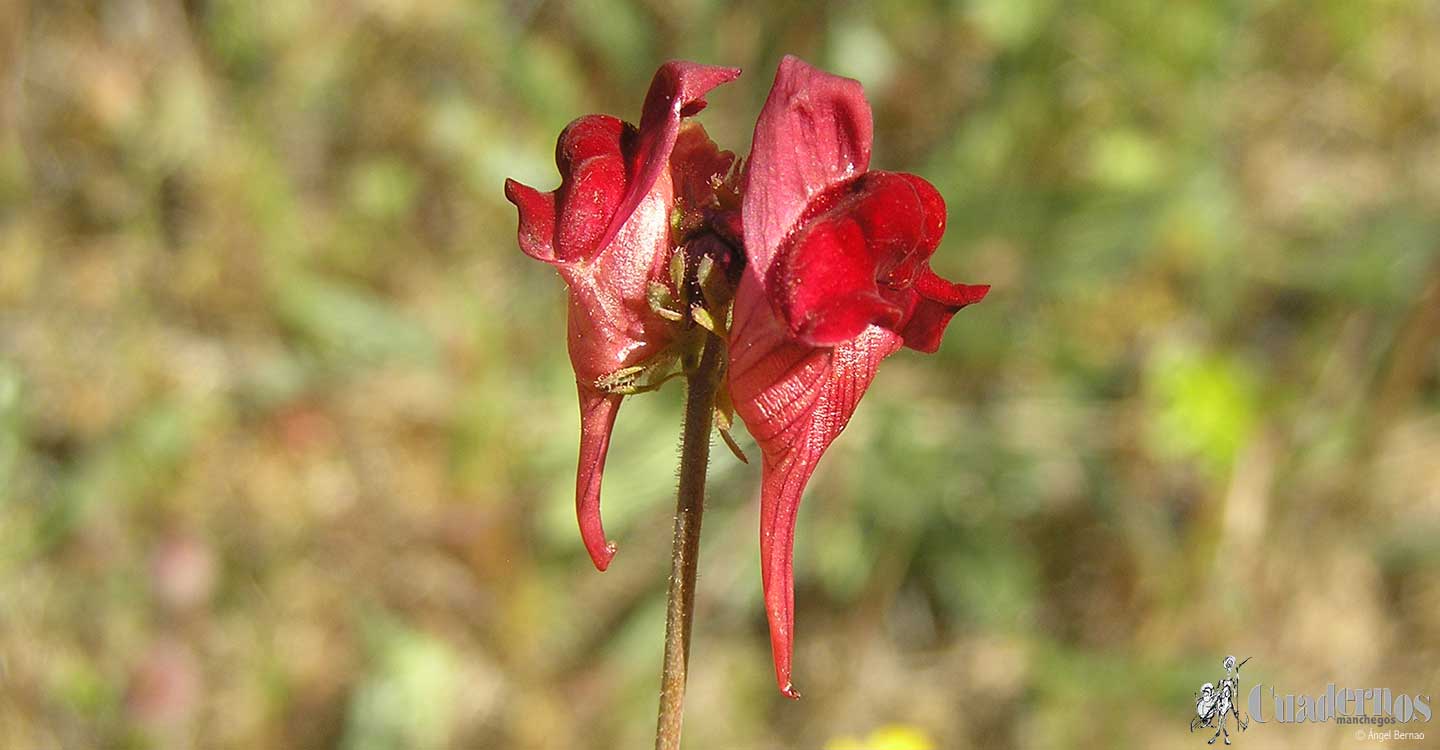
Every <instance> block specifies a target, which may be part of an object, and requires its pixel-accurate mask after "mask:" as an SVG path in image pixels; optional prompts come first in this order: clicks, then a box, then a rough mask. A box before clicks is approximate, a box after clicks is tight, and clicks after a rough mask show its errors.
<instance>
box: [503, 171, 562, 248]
mask: <svg viewBox="0 0 1440 750" xmlns="http://www.w3.org/2000/svg"><path fill="white" fill-rule="evenodd" d="M505 198H506V200H508V201H510V202H511V203H514V204H515V208H516V209H517V210H518V211H519V212H520V231H519V238H520V250H521V252H523V253H525V254H526V255H528V256H530V257H532V258H534V259H535V260H538V261H541V262H543V263H554V262H555V244H554V243H555V194H554V193H542V192H540V191H539V190H536V189H535V188H532V187H530V186H528V185H522V184H520V183H518V182H516V181H514V180H511V179H509V178H506V180H505Z"/></svg>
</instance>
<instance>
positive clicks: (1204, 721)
mask: <svg viewBox="0 0 1440 750" xmlns="http://www.w3.org/2000/svg"><path fill="white" fill-rule="evenodd" d="M1250 659H1251V657H1249V656H1247V657H1245V661H1242V662H1240V663H1239V664H1236V663H1235V657H1233V656H1227V657H1225V663H1224V667H1225V678H1224V679H1222V680H1220V685H1219V687H1216V686H1215V685H1213V684H1211V683H1209V682H1207V683H1205V684H1204V685H1201V686H1200V692H1199V693H1197V694H1196V697H1195V716H1194V717H1193V718H1192V719H1190V731H1191V732H1194V731H1195V728H1196V727H1205V728H1207V729H1208V728H1210V727H1214V728H1215V734H1213V735H1211V737H1210V740H1209V741H1208V742H1206V743H1205V744H1207V745H1213V744H1215V740H1218V739H1220V737H1221V736H1224V738H1225V744H1227V745H1228V744H1230V729H1229V728H1228V726H1227V724H1228V723H1229V719H1230V717H1231V716H1234V717H1235V726H1237V727H1239V728H1240V731H1242V732H1243V731H1245V729H1246V728H1247V727H1248V726H1250V722H1248V721H1246V720H1245V719H1242V718H1240V708H1239V706H1238V705H1237V701H1238V699H1239V696H1240V668H1241V667H1243V666H1245V662H1248V661H1250Z"/></svg>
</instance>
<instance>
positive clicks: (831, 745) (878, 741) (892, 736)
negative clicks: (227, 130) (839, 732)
mask: <svg viewBox="0 0 1440 750" xmlns="http://www.w3.org/2000/svg"><path fill="white" fill-rule="evenodd" d="M825 750H935V743H933V742H931V741H930V737H929V736H928V735H926V734H925V733H924V732H923V731H921V730H919V729H916V728H915V727H907V726H900V725H898V724H896V725H891V726H886V727H881V728H879V729H877V730H875V731H873V732H871V733H870V736H869V737H866V738H865V739H860V740H857V739H855V738H854V737H837V738H835V739H833V740H830V741H829V742H827V743H825Z"/></svg>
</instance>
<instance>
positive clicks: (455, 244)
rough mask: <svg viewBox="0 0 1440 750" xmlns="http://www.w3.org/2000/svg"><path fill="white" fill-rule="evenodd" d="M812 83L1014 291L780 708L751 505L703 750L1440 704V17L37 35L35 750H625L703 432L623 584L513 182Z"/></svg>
mask: <svg viewBox="0 0 1440 750" xmlns="http://www.w3.org/2000/svg"><path fill="white" fill-rule="evenodd" d="M785 53H794V54H798V55H800V56H802V57H805V58H807V59H808V60H810V61H811V62H814V63H816V64H818V65H821V66H824V67H826V68H829V69H831V70H835V71H837V72H840V73H844V74H847V75H851V76H855V77H858V78H859V79H860V80H862V81H863V82H864V84H865V85H866V88H867V91H868V92H869V96H870V98H871V101H872V104H873V105H874V108H875V112H876V117H877V122H876V156H875V159H874V162H875V164H876V165H877V166H879V167H881V168H886V169H896V170H907V171H913V172H916V173H919V174H921V175H924V176H926V177H927V178H929V179H930V180H932V181H933V182H934V183H935V184H936V185H937V186H938V187H939V188H940V190H941V192H942V193H943V194H944V195H945V196H946V197H947V200H948V202H949V205H950V212H951V214H950V216H951V218H950V228H949V230H948V233H947V236H946V240H945V242H944V244H943V245H942V247H941V249H940V251H939V253H938V254H937V255H936V259H935V265H936V267H937V270H938V271H940V272H941V273H942V275H945V276H948V277H951V278H955V279H959V280H962V281H966V282H972V283H990V284H993V285H994V291H992V292H991V294H990V296H989V298H988V299H987V300H986V301H985V302H984V304H982V305H979V306H977V307H974V308H971V309H967V310H966V311H965V312H963V313H962V314H961V315H960V316H959V317H958V318H957V320H956V321H955V323H954V325H953V326H952V328H951V331H950V334H949V335H948V336H947V338H946V341H945V344H944V347H943V348H942V350H941V351H940V352H939V354H938V355H936V356H932V357H926V356H921V355H918V354H914V353H902V354H900V355H897V356H896V357H894V358H892V359H891V360H890V361H889V362H887V364H886V366H885V367H884V368H883V369H882V371H881V374H880V376H879V379H878V381H877V383H876V385H875V387H874V388H873V390H872V391H871V394H870V395H869V396H867V398H866V400H865V403H864V404H863V405H862V407H861V408H860V410H859V413H858V416H857V417H856V419H855V421H854V422H853V423H852V425H851V427H850V428H849V430H848V431H847V432H846V434H845V436H844V437H843V438H841V439H840V440H839V441H838V443H837V444H836V445H835V447H834V448H833V449H832V450H831V451H830V453H829V455H828V458H827V459H826V461H825V462H824V463H823V464H822V466H821V468H820V472H819V474H818V475H817V477H816V479H815V481H814V482H813V484H812V487H811V491H810V493H809V497H808V500H807V502H806V505H805V507H804V508H803V509H802V512H801V518H800V526H799V537H798V538H799V543H798V557H797V577H798V581H797V595H796V598H797V611H798V615H797V620H798V651H797V659H796V679H797V684H798V685H799V687H800V688H801V690H802V691H803V692H804V694H805V698H804V700H802V701H800V702H799V703H791V702H789V701H786V700H784V699H783V698H781V697H780V696H779V695H778V693H777V691H776V690H775V687H774V685H773V683H772V673H771V665H770V658H769V653H768V648H769V646H768V639H767V638H766V636H765V624H764V618H763V614H762V611H761V608H760V604H759V602H760V581H759V575H758V562H757V551H756V550H757V540H756V526H757V520H756V510H755V493H756V486H757V484H758V470H757V469H756V468H755V467H747V466H742V465H739V464H737V463H736V462H734V461H733V460H730V458H729V457H728V456H726V455H724V452H723V451H721V452H720V454H718V455H717V459H716V465H715V467H714V469H713V473H712V476H713V479H712V484H711V492H710V495H711V501H710V504H709V505H710V513H709V514H708V517H707V520H706V523H705V543H704V553H703V556H702V560H701V578H700V594H699V613H700V615H699V616H700V621H699V623H698V625H697V634H696V644H695V651H694V653H693V660H692V677H691V680H692V682H691V697H690V702H689V706H688V708H689V711H688V717H687V718H688V721H687V732H686V738H687V745H688V746H689V747H694V748H791V747H794V748H822V747H828V748H846V750H854V749H855V748H871V750H879V749H880V748H927V747H936V748H967V747H987V748H990V747H998V748H1005V747H1093V748H1108V747H1124V746H1130V747H1155V748H1161V747H1189V746H1192V745H1195V744H1196V743H1198V742H1200V741H1201V740H1202V739H1203V738H1201V737H1199V736H1198V735H1191V734H1189V733H1188V732H1187V731H1186V729H1185V727H1186V722H1187V721H1188V718H1189V714H1190V711H1191V709H1192V706H1193V703H1192V701H1193V694H1194V692H1195V691H1196V690H1197V689H1198V686H1199V685H1200V683H1202V682H1206V681H1215V680H1216V679H1217V678H1218V677H1219V676H1221V672H1222V670H1221V669H1220V660H1221V658H1222V657H1223V656H1224V655H1225V654H1228V653H1234V654H1237V655H1239V656H1240V657H1241V658H1244V657H1245V656H1253V657H1254V660H1253V661H1252V662H1251V663H1250V664H1249V665H1247V666H1246V668H1245V674H1244V680H1245V682H1246V684H1247V685H1248V684H1254V682H1255V681H1263V682H1265V683H1267V684H1274V685H1277V686H1279V687H1280V689H1281V691H1282V692H1284V691H1286V690H1288V691H1292V692H1302V691H1308V692H1311V693H1314V692H1315V691H1319V690H1323V688H1324V685H1325V683H1326V682H1328V681H1335V682H1337V683H1339V684H1340V685H1341V686H1342V687H1344V686H1347V685H1351V686H1357V687H1359V686H1389V687H1391V688H1393V689H1394V690H1396V691H1403V692H1410V693H1413V692H1425V693H1429V694H1432V695H1433V694H1435V691H1436V690H1440V575H1437V573H1440V545H1437V544H1436V542H1435V540H1436V539H1437V538H1440V458H1437V457H1440V408H1437V407H1440V374H1437V371H1440V351H1437V340H1440V4H1437V3H1435V2H1433V0H1424V1H1421V0H1414V1H1406V0H1386V1H1384V2H1355V1H1354V0H1269V1H1266V2H1238V1H1216V2H1175V3H1165V4H1156V3H1141V2H1133V1H1130V0H1102V1H1100V2H1088V3H1061V2H1055V1H1054V0H972V1H970V2H949V3H947V2H916V3H911V2H899V1H898V0H891V1H888V2H878V3H859V2H854V3H832V4H818V3H809V2H804V3H802V2H769V3H757V2H740V3H726V2H719V0H683V1H682V2H676V3H664V2H658V1H656V0H629V1H624V0H615V1H611V2H600V1H596V0H592V1H583V2H581V1H577V2H573V3H564V2H548V3H541V2H535V1H533V0H531V1H525V0H512V1H510V2H462V1H461V0H415V1H413V2H410V1H403V0H328V1H324V2H321V1H318V0H305V1H300V2H281V3H251V2H242V1H241V0H183V1H182V0H152V1H149V2H147V1H145V0H130V1H125V0H115V1H114V2H79V1H78V0H44V1H41V0H8V2H6V3H3V4H0V87H3V88H0V746H3V747H7V748H11V747H13V748H27V749H29V748H34V749H37V750H39V749H44V748H65V749H67V750H69V749H71V748H181V747H201V748H328V747H336V748H343V749H345V750H391V749H395V750H398V749H400V748H552V747H553V748H580V747H595V748H611V747H644V746H648V743H649V741H650V740H649V737H650V736H651V733H652V732H653V727H654V718H653V717H654V714H653V712H654V707H655V686H656V684H657V679H658V673H659V664H660V650H661V649H660V644H661V636H662V630H663V625H662V622H663V611H664V607H663V596H664V590H665V570H666V567H665V566H666V563H665V560H666V559H667V554H668V544H669V531H670V508H671V507H672V506H671V504H672V502H673V501H672V499H671V497H672V491H673V483H674V463H675V452H674V448H673V444H674V440H675V437H676V434H677V431H678V415H679V401H680V395H679V389H678V388H668V389H666V390H665V391H663V392H662V393H660V394H658V395H653V396H647V397H641V398H635V399H631V400H630V401H629V403H628V404H627V406H626V408H625V410H624V411H623V412H622V414H621V417H620V423H619V426H618V430H617V435H616V440H615V447H614V449H613V450H612V451H611V455H610V463H609V471H608V473H607V475H606V493H605V496H606V501H605V502H606V520H607V522H608V528H609V530H610V531H611V533H612V534H613V536H614V537H615V538H617V539H618V541H619V544H620V555H619V557H618V558H617V559H616V561H615V563H614V565H612V566H611V569H610V571H609V572H607V573H606V574H604V575H600V574H597V573H596V572H595V571H594V570H593V569H592V568H591V567H590V565H589V563H588V562H587V560H586V558H585V555H584V553H583V550H582V548H581V545H580V542H579V539H578V536H577V532H576V530H575V523H574V519H573V516H572V503H573V500H572V496H571V493H572V489H573V481H574V480H573V476H574V475H573V472H574V465H573V464H574V456H575V449H576V435H575V433H576V429H575V426H576V424H577V417H576V406H575V403H574V387H573V382H572V374H571V372H570V371H569V368H568V366H567V360H566V358H565V351H564V346H563V345H562V341H563V339H562V336H563V330H564V314H565V313H564V302H563V300H564V292H563V289H562V287H561V284H560V282H559V281H558V279H557V278H556V277H555V276H554V274H553V273H550V272H549V271H548V270H547V269H546V268H544V267H543V266H541V265H540V264H537V263H534V262H533V261H530V260H529V259H527V258H525V257H524V256H522V255H521V254H520V252H519V251H518V250H517V248H516V246H515V241H514V229H515V216H514V212H513V209H512V207H510V206H509V205H508V204H506V203H505V202H504V200H503V197H502V195H501V190H500V186H501V182H502V180H503V179H504V178H505V177H515V178H517V179H520V180H522V181H524V182H527V183H530V184H534V185H538V186H541V187H542V188H543V187H548V186H551V185H554V184H556V183H557V182H558V176H557V175H556V173H555V169H554V165H553V161H552V159H553V148H554V139H555V136H556V135H557V134H558V133H559V131H560V129H561V128H562V127H563V126H564V125H565V124H566V122H568V121H569V120H570V119H572V118H573V117H576V116H578V115H580V114H583V113H588V112H609V113H614V114H617V115H620V116H623V117H626V118H628V119H631V120H633V119H635V118H636V117H637V116H638V110H639V106H640V102H641V99H642V97H643V94H644V91H645V86H646V85H647V83H648V80H649V77H650V75H651V73H652V72H653V70H654V68H655V66H656V65H657V64H658V63H659V62H660V61H662V60H664V59H666V58H669V57H685V58H690V59H695V60H700V61H704V62H712V63H723V64H732V65H741V66H743V67H744V68H745V75H744V76H743V77H742V79H741V80H740V81H739V82H737V83H736V84H734V85H731V86H727V87H725V88H723V89H721V90H719V91H717V92H716V93H715V94H713V95H712V96H711V98H710V100H711V107H710V108H709V109H708V110H707V111H706V112H705V113H704V114H703V115H702V120H703V122H704V123H705V125H706V127H707V128H708V129H709V130H710V132H711V133H712V135H714V136H715V138H716V139H717V141H719V142H720V143H721V144H722V145H723V146H727V147H729V148H732V149H734V150H736V151H737V152H739V153H744V152H745V151H746V150H747V147H748V143H749V129H750V127H751V126H752V124H753V121H754V117H755V115H756V113H757V112H758V110H759V105H760V103H761V101H762V100H763V97H764V95H765V92H766V90H767V88H768V86H769V83H770V80H771V76H772V75H773V71H774V66H775V64H776V63H777V62H778V60H779V58H780V56H781V55H782V54H785ZM741 442H742V445H744V446H747V447H749V448H751V449H752V455H753V443H752V442H750V441H749V440H748V439H747V438H744V437H742V438H741ZM1345 729H1346V728H1343V727H1335V726H1331V725H1308V726H1303V727H1297V726H1282V725H1277V724H1275V723H1273V722H1272V723H1270V724H1267V725H1263V726H1262V725H1252V727H1251V730H1250V731H1249V732H1248V733H1247V734H1246V736H1244V737H1243V738H1242V739H1241V740H1239V742H1240V743H1242V744H1244V745H1245V746H1246V747H1255V748H1263V747H1288V746H1318V745H1320V744H1322V743H1332V744H1333V742H1337V741H1339V740H1340V737H1341V736H1342V735H1346V736H1348V732H1347V731H1345ZM1427 729H1432V730H1433V728H1428V727H1427Z"/></svg>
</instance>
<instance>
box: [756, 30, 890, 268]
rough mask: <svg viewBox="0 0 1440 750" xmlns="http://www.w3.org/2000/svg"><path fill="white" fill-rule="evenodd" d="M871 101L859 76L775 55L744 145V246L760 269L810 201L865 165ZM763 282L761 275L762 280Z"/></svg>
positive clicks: (847, 178)
mask: <svg viewBox="0 0 1440 750" xmlns="http://www.w3.org/2000/svg"><path fill="white" fill-rule="evenodd" d="M871 136H872V123H871V117H870V105H869V103H868V102H866V101H865V92H864V91H863V90H861V88H860V83H859V82H858V81H854V80H851V79H849V78H841V77H839V76H833V75H830V74H829V73H825V72H824V71H821V70H818V69H816V68H813V67H811V66H810V65H809V64H807V63H805V62H804V61H803V60H801V59H799V58H797V57H789V56H787V57H786V58H785V59H784V60H782V61H781V62H780V69H779V71H777V72H776V74H775V84H774V86H772V87H771V89H770V96H769V98H767V99H766V100H765V107H764V108H763V109H762V110H761V111H760V119H759V120H757V121H756V123H755V137H754V140H753V142H752V144H751V149H750V163H749V166H748V170H749V171H748V173H747V178H746V194H745V209H744V213H745V218H744V223H745V251H746V255H747V257H748V258H749V263H750V265H751V267H752V268H754V269H756V272H757V273H760V274H763V273H764V272H765V271H767V270H768V269H769V268H770V263H771V261H772V259H773V256H774V254H775V252H776V250H777V249H778V248H779V247H780V244H781V243H782V242H783V241H784V239H785V237H786V236H787V235H788V234H789V233H790V232H791V231H793V230H794V229H795V228H796V226H797V224H798V223H799V221H800V218H801V216H802V214H804V213H805V211H806V208H807V207H808V206H809V203H810V200H811V199H812V198H814V197H815V196H816V195H819V194H820V193H823V192H825V191H826V190H829V189H830V188H832V187H834V186H836V185H838V184H840V183H843V182H846V181H848V180H851V179H853V178H854V177H856V176H857V175H860V174H863V173H864V172H865V171H866V170H867V169H869V167H870V142H871ZM761 281H762V283H763V281H764V279H763V278H762V279H761Z"/></svg>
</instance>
